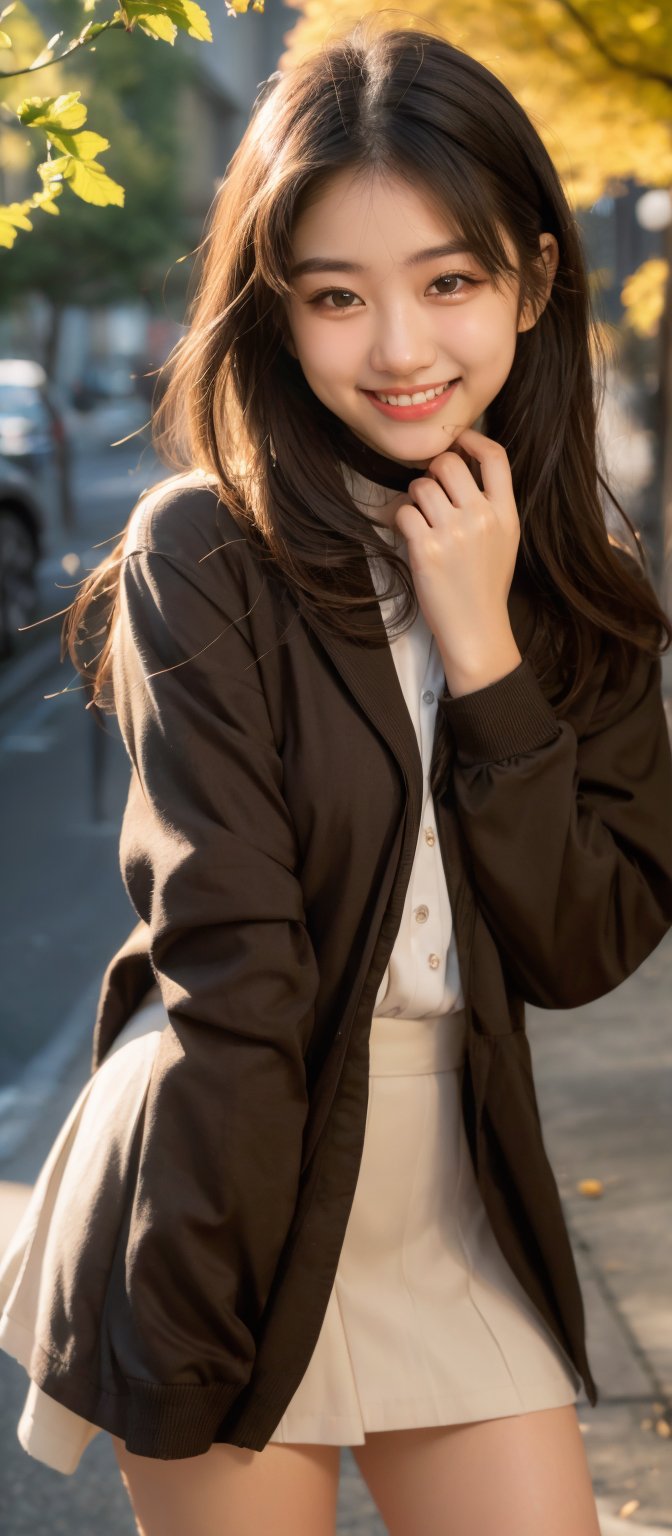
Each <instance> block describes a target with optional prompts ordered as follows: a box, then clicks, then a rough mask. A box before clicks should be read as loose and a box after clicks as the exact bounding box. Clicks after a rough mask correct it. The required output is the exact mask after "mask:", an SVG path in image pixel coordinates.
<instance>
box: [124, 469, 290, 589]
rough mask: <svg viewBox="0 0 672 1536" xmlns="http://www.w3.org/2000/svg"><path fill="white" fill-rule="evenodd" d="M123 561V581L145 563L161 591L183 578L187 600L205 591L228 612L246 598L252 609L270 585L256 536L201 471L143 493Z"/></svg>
mask: <svg viewBox="0 0 672 1536" xmlns="http://www.w3.org/2000/svg"><path fill="white" fill-rule="evenodd" d="M122 563H123V568H124V569H123V573H122V583H123V582H124V580H127V579H132V578H130V577H129V575H128V574H127V573H128V572H129V568H130V567H139V568H140V570H142V571H143V572H144V573H145V574H146V578H147V580H148V581H149V582H151V585H152V587H153V589H154V590H155V591H157V590H159V589H160V588H161V587H164V586H166V585H168V586H169V587H170V588H171V589H174V588H175V585H176V582H177V578H178V577H179V578H180V579H181V582H182V586H183V588H184V593H185V600H186V601H190V600H191V598H192V597H193V599H194V600H196V599H197V598H198V597H199V595H200V597H201V598H207V599H209V600H210V602H212V603H214V604H215V606H216V607H220V608H221V609H222V610H224V611H227V612H229V611H230V609H231V604H232V603H233V604H234V605H235V606H236V608H237V607H238V603H239V600H240V599H242V602H243V608H246V607H248V606H249V605H250V603H251V602H252V601H253V600H254V599H255V598H261V596H262V589H263V587H264V580H263V573H262V561H261V558H260V556H259V555H258V554H257V552H256V551H255V548H254V545H253V543H252V541H251V539H250V538H249V537H248V536H247V534H246V532H245V530H244V528H242V527H241V526H240V525H239V523H238V522H237V521H236V518H235V517H234V515H233V513H232V511H231V509H230V508H229V507H228V506H227V505H226V503H225V502H223V501H222V500H221V499H220V496H219V493H218V490H217V486H216V483H215V482H214V481H212V480H211V479H209V478H208V477H207V476H206V475H205V474H204V473H203V472H201V471H199V470H189V471H186V472H185V473H182V474H176V475H170V476H167V477H166V478H165V479H164V480H161V481H159V482H158V483H157V484H156V485H154V486H152V487H150V488H149V489H148V490H146V491H143V492H142V494H141V496H140V497H139V499H138V501H137V502H136V505H135V507H134V508H133V511H132V512H131V515H130V517H129V520H128V523H127V525H126V532H125V537H124V545H123V554H122ZM171 573H172V574H171Z"/></svg>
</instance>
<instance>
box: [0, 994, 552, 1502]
mask: <svg viewBox="0 0 672 1536" xmlns="http://www.w3.org/2000/svg"><path fill="white" fill-rule="evenodd" d="M166 1021H167V1016H166V1013H165V1010H164V1008H163V1004H162V1002H161V999H160V996H159V994H158V990H157V991H156V992H155V993H154V995H150V996H148V998H147V999H145V1001H144V1003H143V1005H142V1007H141V1008H140V1009H138V1010H137V1011H136V1013H135V1014H133V1015H132V1017H131V1018H130V1019H129V1021H128V1023H127V1025H126V1027H125V1029H124V1030H123V1031H122V1032H121V1034H120V1035H119V1036H118V1037H117V1039H116V1040H115V1042H114V1044H113V1046H112V1048H111V1050H110V1051H109V1052H108V1054H107V1056H106V1057H105V1059H104V1061H103V1062H102V1063H101V1065H100V1067H99V1068H98V1071H97V1072H96V1073H94V1074H93V1076H92V1077H91V1078H90V1079H89V1080H88V1082H87V1083H86V1084H85V1086H84V1088H83V1089H82V1091H81V1093H80V1095H79V1097H78V1099H77V1101H76V1103H75V1104H74V1105H73V1108H72V1110H71V1112H70V1115H69V1116H68V1118H67V1120H66V1121H65V1123H64V1125H63V1127H62V1128H61V1131H60V1133H59V1135H58V1137H57V1138H56V1140H55V1142H54V1143H53V1145H52V1147H51V1150H50V1152H49V1155H48V1157H47V1159H46V1161H45V1163H44V1165H43V1167H42V1169H41V1171H40V1174H39V1175H38V1179H37V1182H36V1184H35V1186H34V1189H33V1191H32V1195H31V1198H30V1200H29V1202H28V1206H27V1207H26V1210H25V1211H24V1214H23V1217H22V1220H21V1222H20V1223H19V1226H18V1228H17V1231H16V1232H15V1234H14V1236H13V1239H12V1241H11V1243H10V1245H9V1249H8V1251H7V1252H6V1253H5V1254H4V1255H3V1256H2V1258H1V1259H0V1348H2V1349H4V1350H5V1351H6V1353H8V1354H11V1355H13V1356H14V1358H15V1359H17V1360H19V1361H20V1362H21V1364H22V1365H24V1367H25V1369H26V1371H27V1372H28V1373H29V1370H30V1359H31V1353H32V1351H33V1347H34V1345H35V1343H36V1342H38V1343H42V1344H43V1346H44V1343H45V1338H44V1332H43V1330H44V1326H45V1324H44V1319H45V1318H48V1315H49V1306H48V1296H49V1264H50V1254H52V1255H53V1253H54V1245H56V1248H57V1247H58V1244H60V1243H67V1227H68V1213H70V1215H71V1214H72V1200H73V1199H78V1200H79V1201H80V1202H81V1200H82V1198H84V1199H86V1198H90V1194H87V1181H88V1190H89V1191H91V1190H92V1189H93V1187H94V1183H95V1177H96V1172H95V1170H96V1166H100V1159H101V1157H103V1158H104V1156H105V1144H106V1143H105V1126H106V1125H108V1126H109V1127H111V1128H113V1131H114V1141H115V1155H116V1157H117V1159H118V1162H119V1168H120V1178H122V1180H123V1173H124V1149H130V1146H131V1143H132V1139H133V1132H134V1128H135V1125H136V1124H137V1120H138V1116H139V1114H140V1111H141V1108H142V1104H143V1102H144V1097H145V1093H146V1088H147V1084H148V1081H149V1074H150V1071H151V1064H152V1059H153V1055H154V1051H155V1049H156V1045H157V1043H158V1039H159V1037H160V1031H161V1029H162V1028H163V1027H164V1026H165V1023H166ZM464 1051H465V1015H464V1012H460V1013H450V1014H444V1015H442V1016H440V1017H437V1018H424V1019H404V1018H398V1017H397V1018H374V1019H373V1020H372V1025H371V1036H370V1075H369V1101H368V1108H367V1118H366V1130H365V1139H364V1148H363V1155H362V1162H361V1167H360V1172H359V1177H358V1181H357V1187H356V1190H355V1197H354V1202H353V1205H352V1209H351V1212H350V1218H349V1221H348V1226H347V1229H346V1233H345V1239H344V1243H343V1247H342V1249H341V1254H340V1257H339V1262H338V1268H337V1271H336V1276H335V1280H334V1285H333V1288H332V1292H331V1295H330V1298H329V1302H328V1305H327V1309H326V1313H325V1316H324V1320H323V1324H322V1328H321V1331H320V1334H319V1337H318V1339H317V1343H316V1346H315V1349H314V1351H313V1354H312V1356H311V1358H310V1361H309V1363H308V1367H307V1369H306V1371H305V1373H304V1375H303V1377H302V1379H301V1382H300V1383H299V1386H298V1388H297V1390H296V1392H295V1393H294V1396H293V1397H292V1399H291V1401H290V1403H289V1405H288V1407H287V1409H286V1411H285V1413H284V1414H283V1416H282V1418H281V1420H280V1423H279V1424H278V1426H277V1428H276V1430H275V1431H274V1433H273V1434H272V1435H271V1442H275V1443H296V1442H303V1443H313V1444H325V1445H362V1444H363V1443H364V1440H365V1436H366V1434H367V1433H370V1432H372V1431H375V1430H385V1429H403V1428H419V1427H422V1426H430V1425H441V1424H456V1423H468V1422H470V1421H473V1420H475V1419H486V1418H487V1419H490V1418H500V1417H504V1416H507V1415H509V1414H519V1413H528V1412H531V1411H534V1410H540V1409H546V1408H555V1407H559V1406H564V1405H566V1404H568V1403H575V1402H576V1401H577V1398H578V1396H579V1394H580V1391H581V1386H582V1383H581V1378H580V1376H579V1375H578V1372H577V1371H576V1369H575V1367H574V1365H573V1364H572V1362H571V1360H570V1359H569V1356H568V1355H567V1354H566V1353H565V1351H564V1350H563V1349H562V1348H561V1346H560V1344H559V1343H558V1342H557V1340H556V1339H555V1338H554V1336H553V1335H552V1334H551V1332H550V1329H549V1328H548V1326H547V1325H546V1323H545V1322H544V1320H543V1318H542V1317H541V1315H540V1313H539V1312H538V1310H537V1308H536V1307H535V1306H534V1304H533V1303H532V1301H531V1300H530V1298H529V1297H528V1296H527V1293H526V1292H525V1290H524V1289H523V1287H522V1286H521V1285H520V1283H519V1282H518V1280H517V1279H516V1277H515V1276H514V1274H513V1271H512V1270H511V1268H510V1267H509V1265H508V1263H507V1261H506V1260H505V1258H504V1256H503V1254H502V1252H501V1249H500V1248H499V1245H498V1244H497V1242H496V1239H495V1237H494V1234H493V1232H492V1229H491V1227H490V1223H489V1220H488V1217H487V1213H486V1211H485V1207H484V1205H483V1202H482V1199H481V1195H480V1191H479V1189H478V1185H477V1182H476V1179H475V1175H474V1171H473V1166H472V1163H471V1157H470V1154H469V1148H468V1144H467V1140H466V1134H465V1130H464V1125H463V1120H462V1110H461V1080H462V1073H463V1070H464V1066H463V1063H464ZM84 1170H86V1173H85V1175H84ZM92 1181H93V1182H92ZM83 1191H84V1193H83ZM98 1433H99V1427H98V1426H97V1425H95V1424H90V1423H89V1422H88V1421H87V1420H85V1419H83V1418H81V1417H80V1416H79V1415H77V1414H75V1413H72V1412H71V1410H70V1409H67V1408H65V1407H63V1406H62V1405H61V1404H60V1403H58V1402H56V1401H55V1400H54V1399H52V1398H50V1397H48V1396H47V1395H46V1394H45V1393H44V1392H43V1391H42V1390H41V1388H40V1387H38V1386H37V1384H36V1383H35V1382H34V1381H32V1380H31V1381H30V1385H29V1390H28V1394H27V1397H26V1400H25V1404H24V1407H23V1412H22V1414H21V1418H20V1420H19V1423H18V1425H17V1436H18V1439H19V1441H20V1443H21V1445H22V1446H23V1448H24V1450H26V1451H27V1452H28V1453H29V1454H30V1455H31V1456H33V1457H35V1458H36V1459H38V1460H40V1461H43V1462H44V1463H46V1465H48V1466H50V1467H52V1468H54V1469H55V1470H56V1471H60V1472H63V1473H66V1474H69V1473H72V1472H74V1471H75V1470H76V1468H77V1465H78V1463H79V1460H80V1458H81V1455H82V1452H83V1451H84V1449H85V1447H86V1446H87V1445H88V1443H89V1442H90V1440H92V1439H93V1437H94V1436H95V1435H96V1434H98Z"/></svg>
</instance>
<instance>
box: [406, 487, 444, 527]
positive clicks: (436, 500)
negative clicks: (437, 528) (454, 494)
mask: <svg viewBox="0 0 672 1536" xmlns="http://www.w3.org/2000/svg"><path fill="white" fill-rule="evenodd" d="M408 495H410V496H413V499H414V502H416V504H417V507H419V508H420V511H422V513H423V515H425V518H427V521H428V522H430V524H431V525H434V524H439V522H440V521H442V518H445V515H446V513H448V511H451V510H453V502H451V499H450V496H448V495H446V492H445V488H443V485H442V484H440V482H439V479H434V478H431V476H428V475H427V476H425V475H423V476H420V478H419V479H414V481H411V482H410V485H408Z"/></svg>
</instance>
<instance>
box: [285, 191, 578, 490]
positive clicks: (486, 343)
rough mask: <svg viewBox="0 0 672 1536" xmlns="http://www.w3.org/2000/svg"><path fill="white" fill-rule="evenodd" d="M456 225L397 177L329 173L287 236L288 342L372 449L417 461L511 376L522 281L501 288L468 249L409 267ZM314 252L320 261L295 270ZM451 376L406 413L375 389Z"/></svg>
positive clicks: (471, 417)
mask: <svg viewBox="0 0 672 1536" xmlns="http://www.w3.org/2000/svg"><path fill="white" fill-rule="evenodd" d="M501 233H502V238H503V240H504V244H505V246H506V250H507V254H508V255H509V258H510V259H511V260H512V261H513V262H515V264H516V267H517V266H518V263H517V259H516V254H515V249H514V247H513V245H512V243H511V241H510V239H509V237H508V235H507V234H506V233H505V231H503V230H502V232H501ZM455 234H456V232H455V230H454V229H451V227H450V223H449V221H448V220H445V221H444V220H443V219H440V218H439V217H438V216H437V214H436V212H435V211H434V210H433V208H432V207H431V205H430V204H429V202H427V201H425V200H424V199H423V198H422V197H421V196H420V195H419V194H417V193H416V192H414V191H413V190H412V188H411V187H409V186H408V185H407V184H406V183H405V182H403V181H401V180H400V179H399V178H397V177H393V176H386V177H382V176H380V175H375V176H373V177H366V178H365V177H362V175H361V173H360V174H359V175H358V174H357V173H356V172H353V171H352V170H348V171H339V172H337V173H335V174H334V176H333V177H332V179H331V181H330V182H329V185H328V187H327V189H326V191H323V192H322V193H321V195H320V197H319V199H317V200H316V201H314V202H313V203H312V204H311V206H310V207H307V208H305V209H304V211H303V212H302V213H301V214H300V216H299V217H298V218H297V220H296V222H295V227H294V231H293V238H292V263H291V272H290V282H291V283H292V293H291V297H290V299H289V300H288V301H287V302H286V304H285V315H286V321H287V325H288V328H289V340H288V342H287V345H288V347H289V350H290V351H291V352H292V353H293V355H294V356H295V357H296V358H297V359H298V362H299V363H300V365H301V368H302V370H303V373H304V376H305V378H306V380H307V382H308V384H309V385H310V387H311V389H312V390H313V393H314V394H315V395H317V397H318V399H320V400H321V401H322V402H323V404H324V405H326V406H327V407H328V408H329V410H331V411H333V412H334V414H335V415H336V416H338V417H339V418H340V420H341V421H344V422H345V423H346V424H347V425H348V426H349V427H350V428H351V429H352V431H353V432H355V433H356V434H357V436H358V437H359V438H361V439H362V440H363V441H364V442H366V443H368V444H369V446H370V447H372V448H376V449H377V450H378V451H379V452H380V453H384V454H387V455H388V456H389V457H390V458H395V459H400V460H401V461H402V462H404V463H407V464H411V465H418V466H422V467H423V468H426V467H427V465H428V464H429V463H430V461H431V459H433V458H434V457H435V456H436V454H438V453H441V452H443V451H444V450H446V449H447V448H450V446H451V443H453V442H454V440H455V438H456V437H457V436H458V434H459V433H460V432H461V431H463V430H464V428H466V427H471V426H474V425H478V422H479V419H480V417H481V415H482V413H483V411H484V410H485V408H486V406H488V405H489V404H490V402H491V401H492V400H494V398H495V396H496V395H497V394H498V392H499V390H500V389H501V387H502V385H503V384H504V382H505V380H506V378H507V377H508V374H509V372H510V370H511V366H512V363H513V359H514V354H515V350H516V338H517V335H518V332H519V331H523V330H528V329H530V327H531V326H532V325H533V324H534V323H535V318H538V315H537V316H536V317H535V315H534V314H533V313H531V312H530V309H529V307H526V308H525V309H524V310H523V312H522V314H521V315H520V317H518V314H517V301H518V282H517V279H509V278H506V277H505V278H504V279H500V282H501V283H502V286H501V287H500V288H499V289H497V288H495V287H494V285H493V282H492V279H491V278H490V277H489V276H488V274H487V272H486V271H485V270H484V268H483V267H482V266H481V265H480V264H479V262H478V261H477V260H476V258H475V256H473V255H471V254H470V253H469V252H467V251H463V250H457V249H455V250H454V251H453V252H452V253H450V254H442V255H434V256H427V255H423V259H422V260H420V261H413V262H412V263H411V262H410V260H409V258H411V257H415V256H417V255H418V253H420V252H423V253H425V252H426V251H427V250H428V249H432V250H434V249H436V248H437V247H445V246H446V245H448V244H449V243H450V242H454V241H455ZM455 243H456V244H459V242H455ZM540 247H541V251H542V254H543V255H544V259H545V260H546V265H547V269H548V271H549V281H548V288H547V292H548V291H550V284H551V282H552V279H553V275H554V272H555V268H556V266H557V254H558V247H557V242H556V241H555V239H554V236H553V235H550V234H549V235H542V236H540ZM308 260H310V261H312V262H313V263H314V266H315V265H317V262H318V261H319V263H320V270H319V271H316V270H314V269H313V270H312V271H305V270H304V271H303V272H300V271H297V270H296V268H297V266H299V264H302V263H304V262H306V261H308ZM323 263H324V265H323ZM355 268H356V270H355ZM346 284H347V285H348V286H347V287H346V286H345V285H346ZM338 285H340V286H338ZM455 379H457V380H458V382H457V383H456V384H455V386H454V387H453V388H451V389H450V390H449V391H448V393H447V394H446V395H445V396H443V398H442V399H441V400H435V401H434V402H430V403H429V404H425V405H421V406H419V405H418V404H415V405H414V406H412V407H411V409H410V410H409V409H408V408H406V409H404V407H403V405H401V406H399V407H397V408H396V409H395V408H394V407H393V406H389V405H388V406H385V405H379V404H378V403H376V400H375V398H374V396H373V392H374V391H375V392H382V393H387V392H389V393H391V394H393V393H396V394H406V395H412V394H414V393H417V392H418V391H421V390H423V389H424V388H425V387H427V388H429V387H430V386H434V387H441V386H442V385H445V384H448V383H450V382H451V381H453V380H455Z"/></svg>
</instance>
